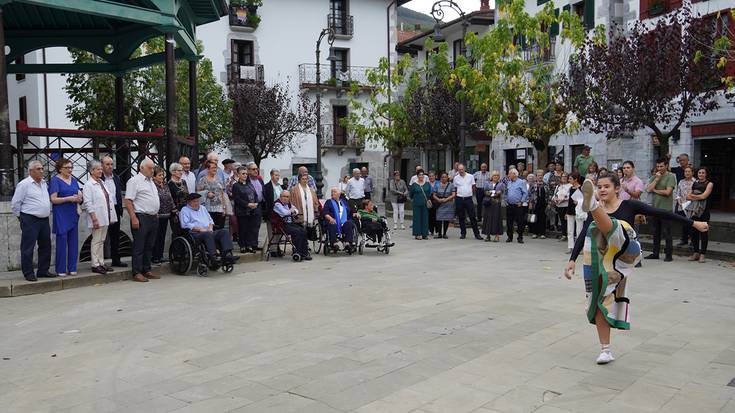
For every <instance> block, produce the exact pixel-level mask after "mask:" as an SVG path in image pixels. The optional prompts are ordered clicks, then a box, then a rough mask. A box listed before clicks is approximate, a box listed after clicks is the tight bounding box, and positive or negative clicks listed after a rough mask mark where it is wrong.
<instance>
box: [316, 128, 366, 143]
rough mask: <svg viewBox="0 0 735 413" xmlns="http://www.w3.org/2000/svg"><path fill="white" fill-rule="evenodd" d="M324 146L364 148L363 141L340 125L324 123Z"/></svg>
mask: <svg viewBox="0 0 735 413" xmlns="http://www.w3.org/2000/svg"><path fill="white" fill-rule="evenodd" d="M322 146H323V147H325V148H362V146H363V145H362V143H360V142H359V140H358V139H357V138H356V137H354V136H352V135H350V134H349V133H348V132H347V129H346V128H344V127H342V126H340V125H322Z"/></svg>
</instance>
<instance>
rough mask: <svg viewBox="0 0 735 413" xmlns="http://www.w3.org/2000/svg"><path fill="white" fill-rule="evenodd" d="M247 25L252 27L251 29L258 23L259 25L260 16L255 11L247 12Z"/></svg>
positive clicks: (256, 26)
mask: <svg viewBox="0 0 735 413" xmlns="http://www.w3.org/2000/svg"><path fill="white" fill-rule="evenodd" d="M246 24H247V25H248V26H250V27H252V28H253V29H257V28H258V25H260V16H258V15H257V14H255V13H250V12H248V17H247V23H246Z"/></svg>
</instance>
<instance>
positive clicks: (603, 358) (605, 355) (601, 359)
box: [597, 350, 615, 364]
mask: <svg viewBox="0 0 735 413" xmlns="http://www.w3.org/2000/svg"><path fill="white" fill-rule="evenodd" d="M612 361H615V357H613V355H612V352H611V351H610V350H605V351H603V352H601V353H600V355H599V356H597V364H607V363H610V362H612Z"/></svg>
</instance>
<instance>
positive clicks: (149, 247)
mask: <svg viewBox="0 0 735 413" xmlns="http://www.w3.org/2000/svg"><path fill="white" fill-rule="evenodd" d="M135 215H136V216H137V217H138V222H139V223H140V225H139V226H138V229H135V228H133V227H132V225H131V226H130V232H131V233H132V234H133V275H135V274H145V273H147V272H149V271H150V270H151V255H152V254H153V246H154V245H155V243H156V236H157V234H158V216H156V215H146V214H135Z"/></svg>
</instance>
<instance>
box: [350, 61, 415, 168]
mask: <svg viewBox="0 0 735 413" xmlns="http://www.w3.org/2000/svg"><path fill="white" fill-rule="evenodd" d="M389 70H390V63H389V61H388V59H386V58H381V59H380V62H379V64H378V67H377V68H375V69H374V70H370V71H368V73H367V78H368V83H369V85H370V91H369V94H368V96H367V99H366V100H365V101H364V102H363V101H362V100H360V99H358V97H359V96H360V95H361V94H362V93H364V92H363V89H361V88H360V85H357V84H353V85H352V88H351V90H350V92H349V93H348V95H349V97H350V109H351V110H350V113H349V114H348V116H347V119H346V121H345V122H344V125H343V126H345V127H346V128H347V130H348V131H350V132H351V133H353V134H354V135H355V136H356V137H357V138H358V139H360V140H361V141H363V142H376V143H378V144H380V145H383V146H384V147H385V148H386V149H387V150H388V151H390V153H391V154H392V155H393V158H394V160H400V159H401V157H402V154H403V149H404V148H406V147H408V146H411V145H413V144H414V143H415V142H416V138H417V134H416V133H415V131H413V128H412V125H411V124H410V122H409V121H408V118H407V115H406V106H407V104H408V101H409V99H410V97H409V96H410V93H409V92H410V91H412V90H415V89H416V88H417V87H418V85H419V78H418V75H417V74H416V73H415V72H414V71H413V70H412V60H411V57H410V56H404V57H403V58H402V59H401V60H400V61H398V63H397V64H396V65H395V67H394V68H393V71H392V74H391V76H390V78H389V77H388V72H389ZM399 91H406V93H399ZM399 162H400V161H399Z"/></svg>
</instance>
